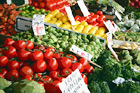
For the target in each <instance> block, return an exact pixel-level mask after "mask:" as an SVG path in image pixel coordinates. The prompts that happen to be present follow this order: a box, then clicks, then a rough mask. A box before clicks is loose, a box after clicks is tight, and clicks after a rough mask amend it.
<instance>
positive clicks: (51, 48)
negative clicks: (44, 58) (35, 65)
mask: <svg viewBox="0 0 140 93" xmlns="http://www.w3.org/2000/svg"><path fill="white" fill-rule="evenodd" d="M46 50H50V51H52V52H55V49H54V48H53V47H48V48H47V49H46Z"/></svg>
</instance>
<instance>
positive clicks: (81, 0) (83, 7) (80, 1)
mask: <svg viewBox="0 0 140 93" xmlns="http://www.w3.org/2000/svg"><path fill="white" fill-rule="evenodd" d="M77 3H78V5H79V7H80V9H81V11H82V13H83V15H84V16H85V17H86V16H88V15H90V13H89V11H88V9H87V7H86V5H85V3H84V0H78V1H77Z"/></svg>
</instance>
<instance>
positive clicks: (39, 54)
mask: <svg viewBox="0 0 140 93" xmlns="http://www.w3.org/2000/svg"><path fill="white" fill-rule="evenodd" d="M30 59H31V61H38V60H43V53H42V51H39V50H35V51H33V52H32V54H31V56H30Z"/></svg>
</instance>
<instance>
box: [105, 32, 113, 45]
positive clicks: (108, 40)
mask: <svg viewBox="0 0 140 93" xmlns="http://www.w3.org/2000/svg"><path fill="white" fill-rule="evenodd" d="M106 35H107V42H108V45H113V40H112V33H110V32H107V33H106Z"/></svg>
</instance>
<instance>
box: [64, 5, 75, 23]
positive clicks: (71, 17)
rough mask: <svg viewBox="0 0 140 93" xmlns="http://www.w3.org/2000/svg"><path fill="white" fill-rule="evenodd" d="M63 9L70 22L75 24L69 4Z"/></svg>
mask: <svg viewBox="0 0 140 93" xmlns="http://www.w3.org/2000/svg"><path fill="white" fill-rule="evenodd" d="M65 10H66V12H67V14H68V17H69V19H70V21H71V24H72V25H76V23H75V19H74V17H73V15H72V11H71V8H70V7H69V6H65Z"/></svg>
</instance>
